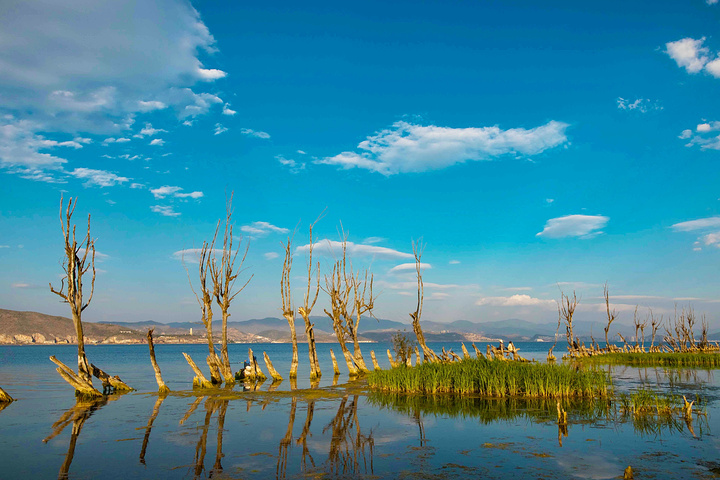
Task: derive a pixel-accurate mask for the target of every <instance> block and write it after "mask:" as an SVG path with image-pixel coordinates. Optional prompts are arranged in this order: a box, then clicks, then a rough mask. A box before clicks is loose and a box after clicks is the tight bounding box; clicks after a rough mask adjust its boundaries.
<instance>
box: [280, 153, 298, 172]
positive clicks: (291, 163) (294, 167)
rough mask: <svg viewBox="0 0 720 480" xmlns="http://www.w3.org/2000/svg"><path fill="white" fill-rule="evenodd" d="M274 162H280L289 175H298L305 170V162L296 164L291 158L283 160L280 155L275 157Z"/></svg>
mask: <svg viewBox="0 0 720 480" xmlns="http://www.w3.org/2000/svg"><path fill="white" fill-rule="evenodd" d="M275 160H277V161H278V162H280V165H284V166H286V167H288V168H289V169H290V172H291V173H298V172H299V171H300V170H305V162H296V161H295V160H293V159H292V158H285V157H283V156H282V155H275Z"/></svg>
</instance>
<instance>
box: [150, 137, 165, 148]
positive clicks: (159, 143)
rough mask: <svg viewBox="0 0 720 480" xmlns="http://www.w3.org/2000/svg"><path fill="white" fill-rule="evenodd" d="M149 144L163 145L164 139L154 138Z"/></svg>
mask: <svg viewBox="0 0 720 480" xmlns="http://www.w3.org/2000/svg"><path fill="white" fill-rule="evenodd" d="M150 145H157V146H158V147H162V146H163V145H165V140H163V139H162V138H154V139H153V140H152V141H151V142H150Z"/></svg>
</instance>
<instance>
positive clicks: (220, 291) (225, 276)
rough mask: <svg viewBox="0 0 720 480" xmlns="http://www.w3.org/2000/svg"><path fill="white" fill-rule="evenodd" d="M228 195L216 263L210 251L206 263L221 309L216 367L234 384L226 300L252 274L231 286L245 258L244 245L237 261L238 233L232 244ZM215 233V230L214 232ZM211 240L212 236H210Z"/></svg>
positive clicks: (228, 302)
mask: <svg viewBox="0 0 720 480" xmlns="http://www.w3.org/2000/svg"><path fill="white" fill-rule="evenodd" d="M232 197H233V196H232V194H231V195H230V199H229V200H228V202H227V206H226V215H225V233H224V234H223V249H222V254H221V257H220V265H219V266H218V263H217V259H216V258H215V255H214V253H213V254H211V257H212V259H211V261H210V262H209V270H210V278H211V279H212V283H213V295H214V296H215V301H216V302H217V304H218V306H219V307H220V311H221V312H222V338H221V341H220V356H221V359H222V361H221V364H220V370H221V372H222V376H223V377H224V378H225V382H226V383H234V382H235V376H234V375H233V372H232V367H231V366H230V357H229V356H228V347H227V344H228V335H227V324H228V318H230V312H229V310H230V302H232V301H233V299H235V297H237V296H238V295H239V294H240V292H242V291H243V289H245V287H246V286H247V284H248V283H250V280H252V277H253V276H252V275H250V278H248V280H247V282H245V283H244V284H243V286H242V287H240V288H238V289H235V281H236V280H237V278H238V276H239V275H240V273H241V272H242V269H243V268H242V266H243V264H244V263H245V258H246V257H247V253H248V248H249V247H250V245H249V244H248V245H247V246H246V247H245V250H244V252H243V256H242V257H240V261H239V262H237V260H238V256H239V253H240V251H241V248H240V245H241V244H242V236H241V237H240V238H239V239H238V243H237V246H235V245H234V244H233V242H234V239H233V225H232ZM215 234H216V235H217V231H216V233H215ZM213 241H214V239H213ZM210 329H212V322H211V323H210Z"/></svg>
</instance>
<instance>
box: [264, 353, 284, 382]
mask: <svg viewBox="0 0 720 480" xmlns="http://www.w3.org/2000/svg"><path fill="white" fill-rule="evenodd" d="M263 358H264V359H265V366H266V367H267V369H268V372H270V376H271V377H272V379H273V382H279V381H282V379H283V377H282V376H281V375H280V374H279V373H278V371H277V370H275V367H273V364H272V362H271V361H270V357H269V356H268V354H267V353H266V352H263Z"/></svg>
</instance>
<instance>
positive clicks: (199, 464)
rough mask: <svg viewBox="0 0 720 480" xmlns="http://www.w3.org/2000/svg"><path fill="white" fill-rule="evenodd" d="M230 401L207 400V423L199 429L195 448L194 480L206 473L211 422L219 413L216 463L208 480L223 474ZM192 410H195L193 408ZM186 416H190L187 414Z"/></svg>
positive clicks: (210, 398)
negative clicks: (226, 423) (225, 432)
mask: <svg viewBox="0 0 720 480" xmlns="http://www.w3.org/2000/svg"><path fill="white" fill-rule="evenodd" d="M228 403H229V400H220V399H218V398H215V397H209V398H208V399H207V400H205V421H204V422H203V424H202V425H201V426H200V427H199V428H200V438H199V439H198V442H197V445H196V446H195V462H194V467H193V473H194V478H199V477H200V476H201V475H202V474H203V472H204V471H205V456H206V453H207V437H208V432H209V430H210V421H211V419H212V416H213V414H215V412H218V415H217V442H216V450H215V463H214V464H213V467H212V469H211V470H210V472H208V478H212V477H213V476H215V475H218V474H220V473H222V471H223V467H222V458H223V457H224V456H225V455H224V454H223V451H222V448H223V433H224V431H225V414H226V413H227V407H228ZM191 408H193V407H192V406H191ZM186 416H188V415H187V414H186Z"/></svg>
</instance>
